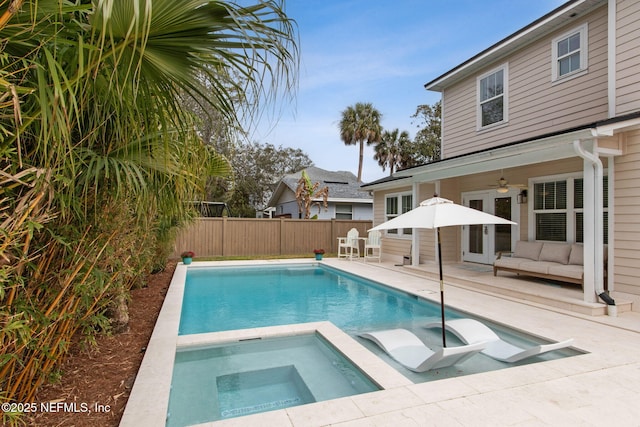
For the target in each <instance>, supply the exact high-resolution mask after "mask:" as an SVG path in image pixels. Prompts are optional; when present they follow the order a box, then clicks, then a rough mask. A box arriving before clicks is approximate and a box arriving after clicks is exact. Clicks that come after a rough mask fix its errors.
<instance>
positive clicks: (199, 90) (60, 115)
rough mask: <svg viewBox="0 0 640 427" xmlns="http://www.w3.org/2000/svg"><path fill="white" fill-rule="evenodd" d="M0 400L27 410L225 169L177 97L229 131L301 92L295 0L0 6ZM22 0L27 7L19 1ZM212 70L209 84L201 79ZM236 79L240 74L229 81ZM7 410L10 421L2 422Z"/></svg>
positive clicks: (41, 1) (105, 0) (107, 0)
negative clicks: (82, 335)
mask: <svg viewBox="0 0 640 427" xmlns="http://www.w3.org/2000/svg"><path fill="white" fill-rule="evenodd" d="M8 3H11V7H7V8H6V11H4V13H2V14H1V16H0V39H2V40H3V46H2V47H3V51H2V55H1V60H0V184H1V186H0V196H1V197H0V225H2V228H3V230H5V228H6V233H4V234H3V236H5V237H6V238H5V239H3V241H2V244H0V265H2V266H3V274H2V276H1V277H0V324H2V325H5V326H6V327H3V328H0V353H2V354H12V355H13V356H12V358H11V359H10V360H9V359H6V360H1V361H0V390H2V392H1V393H0V399H2V400H9V401H28V400H31V398H32V397H33V393H34V389H35V387H37V385H38V384H40V383H41V382H42V381H43V379H44V378H46V377H48V374H49V373H50V372H51V371H52V370H54V369H56V364H58V363H59V361H62V360H64V357H61V356H63V355H64V352H65V351H67V350H66V349H67V348H68V343H69V342H70V341H71V336H73V334H74V333H75V332H76V331H77V330H78V329H80V328H82V329H83V330H85V331H94V330H98V329H100V328H101V327H104V326H105V325H106V323H105V320H104V319H105V316H104V314H105V313H106V312H107V308H110V307H108V306H109V304H110V301H112V300H121V301H122V300H124V299H123V297H124V298H126V294H127V292H128V290H129V289H130V288H131V287H132V286H133V285H134V284H137V283H138V281H139V278H140V277H142V276H143V275H144V274H145V273H147V271H148V269H149V267H150V262H151V261H150V260H151V259H152V258H153V256H154V255H156V254H155V253H154V250H156V249H157V246H158V245H159V244H160V243H164V244H166V241H165V242H161V240H162V239H165V240H166V239H169V238H170V235H171V230H172V229H175V227H176V226H179V225H181V224H183V223H184V222H185V221H186V220H188V218H189V212H188V210H187V208H186V207H185V203H184V202H185V201H188V200H194V199H195V198H196V197H197V196H198V195H199V194H201V192H202V191H203V189H204V187H205V183H206V180H207V178H208V177H210V176H212V175H214V176H215V175H222V176H226V175H228V174H229V173H230V167H229V164H228V162H227V161H226V160H225V159H224V158H223V157H222V156H220V155H219V154H217V153H215V152H213V151H211V150H210V148H209V147H207V146H205V144H203V143H202V141H201V140H200V138H199V135H198V134H197V132H196V131H195V124H194V118H193V116H192V115H191V114H190V113H187V112H185V110H184V109H183V108H182V103H181V99H180V97H181V96H189V97H193V98H197V99H198V100H200V101H199V102H205V103H207V104H208V105H209V106H210V107H211V108H213V109H214V110H215V111H216V112H218V113H219V114H220V115H221V116H222V117H223V118H224V119H225V120H226V123H227V125H228V126H229V128H230V129H235V128H236V127H240V124H241V123H244V122H245V121H246V119H251V118H252V117H254V115H256V114H259V108H261V107H263V101H265V100H266V101H267V102H269V101H273V100H274V99H275V97H277V96H280V95H282V94H285V95H287V94H290V93H292V91H293V90H294V89H295V84H296V76H297V66H298V59H297V57H298V48H297V36H296V30H295V23H294V22H293V21H292V20H291V19H289V18H288V17H287V16H286V14H285V13H284V0H265V1H257V0H256V4H255V5H248V6H245V7H242V6H239V5H238V4H237V3H236V2H232V1H218V0H181V1H175V0H128V1H120V0H101V1H92V2H90V1H68V0H38V1H36V0H22V1H21V0H17V1H11V2H8V1H6V0H0V5H2V6H6V5H7V4H8ZM20 6H21V7H20ZM202 76H206V78H202ZM228 76H233V78H228ZM3 416H4V415H3Z"/></svg>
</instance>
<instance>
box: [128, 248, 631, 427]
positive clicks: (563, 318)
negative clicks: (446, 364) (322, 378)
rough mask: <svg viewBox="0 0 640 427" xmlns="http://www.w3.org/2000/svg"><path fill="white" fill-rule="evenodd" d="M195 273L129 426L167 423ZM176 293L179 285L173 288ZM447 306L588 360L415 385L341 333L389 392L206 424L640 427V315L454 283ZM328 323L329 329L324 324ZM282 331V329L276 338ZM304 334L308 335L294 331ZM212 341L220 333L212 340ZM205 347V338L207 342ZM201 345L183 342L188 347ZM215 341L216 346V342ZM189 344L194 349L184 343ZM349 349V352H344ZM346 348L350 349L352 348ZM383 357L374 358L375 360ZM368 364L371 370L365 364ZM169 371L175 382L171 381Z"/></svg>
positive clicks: (414, 284)
mask: <svg viewBox="0 0 640 427" xmlns="http://www.w3.org/2000/svg"><path fill="white" fill-rule="evenodd" d="M292 262H304V263H309V262H310V260H308V259H307V260H270V261H261V262H256V261H251V262H215V263H213V262H212V263H209V262H206V263H205V262H203V263H196V264H192V266H201V265H202V266H205V265H215V266H222V265H241V264H256V263H264V264H268V265H274V264H278V263H280V264H290V263H292ZM322 262H323V263H324V264H327V265H329V266H333V267H336V268H339V269H341V270H344V271H346V272H349V273H353V274H356V275H359V276H362V277H365V278H367V279H371V280H374V281H377V282H380V283H384V284H386V285H389V286H392V287H395V288H398V289H402V290H405V291H408V292H411V293H414V294H417V295H419V296H421V297H423V298H425V299H430V300H433V301H436V302H439V298H440V297H439V283H438V282H437V281H435V280H432V279H427V278H425V277H420V275H417V274H409V273H405V272H403V271H398V269H397V268H395V269H394V268H393V266H392V265H389V264H385V263H382V264H377V263H367V264H364V263H362V262H350V261H345V260H337V259H332V258H329V259H325V260H324V261H322ZM187 268H188V267H185V266H182V265H179V266H178V268H177V269H176V273H175V274H174V278H173V281H172V284H171V287H170V289H169V291H168V293H167V296H166V298H165V303H164V305H163V307H162V310H161V313H160V316H159V317H158V321H157V323H156V327H155V329H154V332H153V335H152V337H151V340H150V342H149V345H148V347H147V353H146V355H145V358H144V360H143V362H142V366H141V367H140V370H139V372H138V376H137V378H136V382H135V384H134V387H133V390H132V392H131V396H130V398H129V401H128V403H127V407H126V409H125V413H124V415H123V418H122V421H121V424H120V425H121V426H159V425H164V420H165V416H166V410H167V409H166V408H167V403H168V391H169V387H170V383H171V370H172V366H173V358H174V355H175V350H176V346H177V345H178V344H179V343H178V341H179V340H178V337H177V326H178V324H177V322H178V321H179V314H180V308H181V303H182V287H181V286H179V285H177V284H179V283H184V278H185V276H186V270H187ZM174 285H176V286H174ZM445 298H446V304H447V306H448V307H453V308H456V309H459V310H464V311H468V312H472V313H474V314H476V315H478V316H482V317H486V318H488V319H491V320H493V321H495V322H498V323H504V324H507V325H509V326H511V327H514V328H516V329H521V330H524V331H527V332H529V333H532V334H534V335H538V336H541V337H545V338H548V339H550V340H554V341H560V340H564V339H566V338H574V347H576V348H578V349H581V350H583V351H586V352H588V353H587V354H583V355H579V356H574V357H569V358H563V359H558V360H551V361H546V362H541V363H533V364H529V365H523V366H517V367H513V368H509V369H502V370H498V371H491V372H485V373H481V374H473V375H467V376H462V377H456V378H450V379H443V380H438V381H433V382H427V383H421V384H413V383H410V382H409V381H408V380H404V379H403V378H404V377H402V376H401V375H400V374H399V373H397V372H395V371H393V370H392V371H393V372H391V371H389V370H388V369H387V368H386V367H387V366H388V365H386V364H384V365H380V364H379V363H378V362H377V361H376V360H375V359H377V360H380V359H378V358H377V357H375V356H373V355H372V353H371V352H370V351H369V350H367V349H366V348H365V347H363V346H361V345H360V344H358V343H357V342H356V341H355V340H353V339H351V338H350V337H349V336H348V335H346V334H343V333H341V331H340V330H339V329H338V330H336V329H337V328H335V327H334V328H333V329H332V328H331V326H332V325H314V326H313V329H315V330H319V331H320V333H323V332H322V331H325V332H324V333H323V335H324V334H325V333H326V334H327V335H328V338H329V340H330V341H332V342H338V343H339V348H340V349H341V351H344V352H346V353H348V357H349V358H351V359H352V360H353V361H354V362H355V363H356V364H358V365H361V364H363V363H364V364H365V365H367V364H369V365H368V366H361V368H364V369H363V370H365V371H367V372H368V373H369V375H370V376H372V377H373V378H380V377H381V376H382V377H383V378H382V379H378V381H379V383H380V384H381V385H382V386H383V387H384V388H385V390H381V391H378V392H372V393H366V394H361V395H356V396H351V397H346V398H341V399H335V400H330V401H324V402H318V403H312V404H308V405H303V406H297V407H292V408H287V409H281V410H276V411H272V412H266V413H262V414H256V415H251V416H246V417H240V418H233V419H229V420H224V421H217V422H212V423H205V424H201V426H260V427H265V426H285V427H286V426H296V427H298V426H305V427H306V426H325V425H332V426H345V427H346V426H350V427H359V426H389V425H393V426H425V425H439V426H440V425H452V426H477V425H487V426H488V425H491V426H494V425H507V426H508V425H587V426H588V425H594V426H595V425H603V424H613V425H616V426H626V425H629V426H637V425H639V424H640V421H639V420H640V405H638V404H637V403H636V402H637V396H639V395H640V358H639V357H638V355H639V354H640V313H635V312H624V313H620V314H619V315H618V317H610V316H587V315H583V314H580V313H575V312H570V311H564V310H561V309H557V308H555V309H554V310H553V311H552V310H547V309H545V308H543V307H540V305H539V304H535V303H531V302H526V301H525V302H519V301H517V300H513V299H505V298H500V297H499V296H495V295H491V294H488V293H479V292H475V291H473V290H469V289H467V288H464V287H458V286H455V284H449V283H448V282H447V281H445ZM321 323H325V322H321ZM276 328H279V329H278V330H276ZM292 328H293V330H295V329H296V328H302V329H304V330H307V329H309V325H307V326H305V327H300V326H295V327H292ZM260 329H261V330H265V329H266V330H269V329H270V330H271V331H266V332H265V331H257V332H251V331H246V330H245V331H230V332H222V333H218V334H216V335H217V336H214V337H213V338H212V337H208V338H207V340H210V339H214V340H218V341H219V342H224V341H225V340H227V341H229V340H237V339H238V338H240V336H241V335H242V336H252V334H255V333H259V334H261V335H262V334H264V333H269V334H276V335H277V334H282V333H284V334H287V333H291V332H293V330H291V332H286V331H287V327H273V328H260ZM206 335H211V334H206ZM199 339H202V338H199ZM187 341H188V342H190V343H191V344H197V343H198V342H199V341H198V339H192V340H186V339H185V338H184V337H180V342H181V345H187V344H188V342H187ZM207 342H209V341H207ZM185 343H187V344H185ZM344 346H346V347H344ZM345 348H346V350H345ZM372 356H373V357H375V359H372V358H371V357H372ZM363 360H366V361H367V362H363ZM167 372H168V374H167Z"/></svg>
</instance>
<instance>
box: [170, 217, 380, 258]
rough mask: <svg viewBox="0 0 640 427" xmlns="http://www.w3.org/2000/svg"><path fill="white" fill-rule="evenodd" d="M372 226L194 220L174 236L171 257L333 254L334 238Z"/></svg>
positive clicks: (340, 222) (355, 222)
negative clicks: (192, 254) (189, 254)
mask: <svg viewBox="0 0 640 427" xmlns="http://www.w3.org/2000/svg"><path fill="white" fill-rule="evenodd" d="M372 226H373V224H372V221H358V220H337V219H332V220H304V219H290V218H279V219H266V218H198V219H196V220H195V222H194V223H193V224H191V225H189V226H187V227H186V228H185V229H183V230H182V231H181V232H180V233H179V234H178V236H177V238H176V242H175V246H174V252H173V257H179V256H180V254H181V253H182V252H183V251H194V252H195V253H196V255H197V256H200V257H213V256H260V255H276V256H277V255H309V254H311V253H312V251H313V250H314V249H324V250H325V251H327V252H333V253H335V252H337V250H338V245H337V242H338V240H337V239H338V237H344V236H346V235H347V232H348V231H349V230H350V229H351V228H355V229H357V230H358V232H359V233H360V236H361V237H365V236H366V235H367V230H368V229H369V228H371V227H372Z"/></svg>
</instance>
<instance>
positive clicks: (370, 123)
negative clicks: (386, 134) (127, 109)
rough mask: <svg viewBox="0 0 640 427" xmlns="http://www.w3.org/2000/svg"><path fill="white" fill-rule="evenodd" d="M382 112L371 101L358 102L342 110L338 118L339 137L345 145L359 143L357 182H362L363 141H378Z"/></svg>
mask: <svg viewBox="0 0 640 427" xmlns="http://www.w3.org/2000/svg"><path fill="white" fill-rule="evenodd" d="M381 119H382V114H381V113H380V112H379V111H378V110H377V109H375V108H374V106H373V104H371V103H363V102H358V103H356V104H355V105H354V106H349V107H347V108H346V109H345V110H344V111H342V118H341V119H340V124H339V128H340V139H341V140H342V142H344V143H345V145H357V144H359V145H360V156H359V161H358V182H362V164H363V161H364V143H365V142H366V143H367V145H370V144H373V143H377V142H380V139H381V137H382V126H381V125H380V120H381Z"/></svg>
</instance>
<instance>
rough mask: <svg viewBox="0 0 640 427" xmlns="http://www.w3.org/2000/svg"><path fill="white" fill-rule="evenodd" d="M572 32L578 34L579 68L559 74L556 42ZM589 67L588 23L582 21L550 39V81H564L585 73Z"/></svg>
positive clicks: (571, 34) (569, 35)
mask: <svg viewBox="0 0 640 427" xmlns="http://www.w3.org/2000/svg"><path fill="white" fill-rule="evenodd" d="M574 34H580V49H579V53H580V68H578V69H577V70H575V71H570V72H568V73H567V74H564V75H562V76H560V75H559V74H558V73H559V70H558V42H559V41H561V40H564V39H567V38H569V37H571V36H573V35H574ZM588 69H589V24H588V23H586V22H585V23H584V24H582V25H580V26H578V27H575V28H573V29H571V30H570V31H567V32H565V33H563V34H561V35H559V36H558V37H555V38H554V39H553V40H552V41H551V82H561V81H566V80H569V79H571V78H574V77H577V76H579V75H583V74H585V73H586V72H587V71H588Z"/></svg>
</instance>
